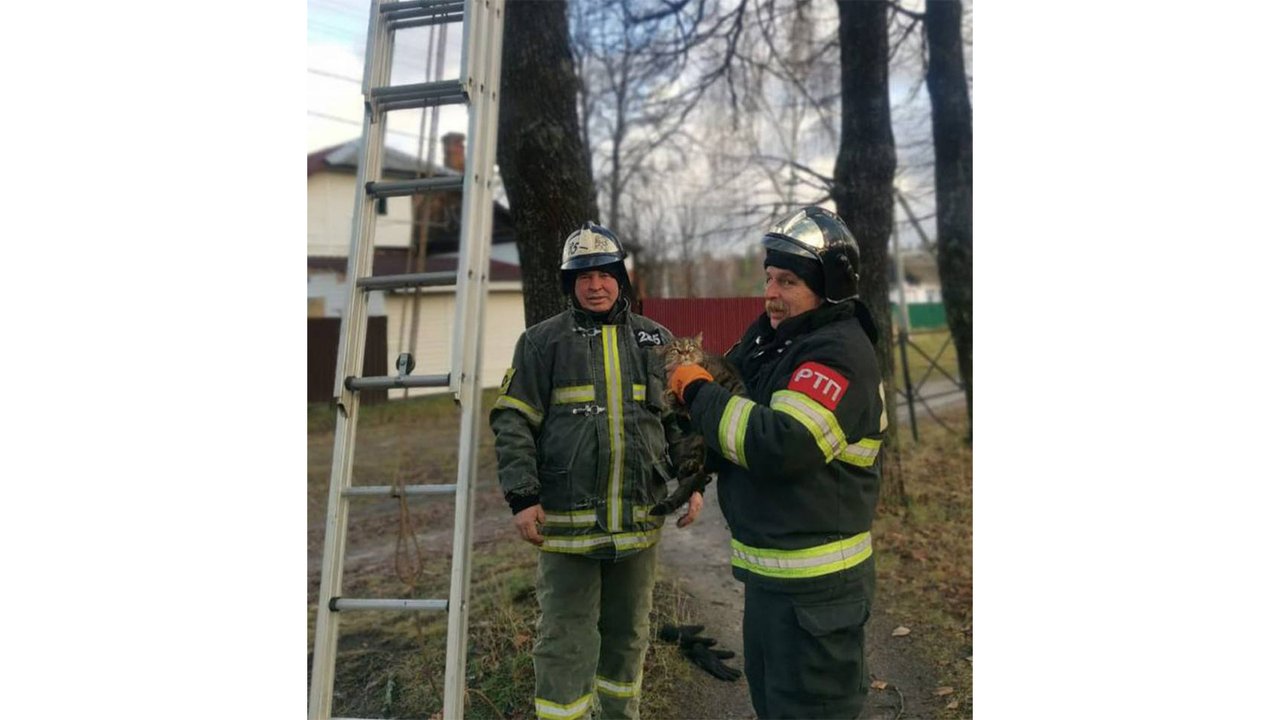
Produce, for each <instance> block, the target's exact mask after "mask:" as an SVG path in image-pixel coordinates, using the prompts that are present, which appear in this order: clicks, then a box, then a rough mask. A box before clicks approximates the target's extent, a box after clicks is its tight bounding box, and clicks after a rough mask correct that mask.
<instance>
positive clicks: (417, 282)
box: [356, 270, 458, 290]
mask: <svg viewBox="0 0 1280 720" xmlns="http://www.w3.org/2000/svg"><path fill="white" fill-rule="evenodd" d="M457 284H458V273H456V272H454V271H452V270H442V271H440V272H429V273H409V274H407V275H373V276H370V277H362V278H360V279H359V280H356V286H357V287H362V288H364V289H365V290H388V289H391V288H407V287H446V286H449V285H457Z"/></svg>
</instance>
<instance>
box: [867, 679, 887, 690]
mask: <svg viewBox="0 0 1280 720" xmlns="http://www.w3.org/2000/svg"><path fill="white" fill-rule="evenodd" d="M887 687H889V683H887V682H885V681H883V680H872V681H871V688H872V689H873V690H883V689H885V688H887Z"/></svg>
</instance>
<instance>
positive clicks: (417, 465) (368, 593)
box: [307, 389, 691, 720]
mask: <svg viewBox="0 0 1280 720" xmlns="http://www.w3.org/2000/svg"><path fill="white" fill-rule="evenodd" d="M496 395H497V391H496V390H493V389H491V390H487V391H486V392H485V394H484V399H483V401H482V405H481V407H484V408H488V407H491V406H492V404H493V401H494V399H495V398H496ZM334 417H335V411H334V409H333V408H332V407H331V406H330V405H328V404H327V403H315V404H311V405H308V407H307V428H308V438H307V439H308V448H307V450H308V452H307V456H308V460H307V465H308V467H307V494H308V554H309V559H310V560H311V567H312V570H311V572H310V573H309V578H308V608H307V609H308V615H307V617H308V638H307V640H308V647H307V650H308V658H307V668H308V672H309V671H310V668H311V658H310V653H311V652H312V651H313V649H314V633H315V614H316V605H315V604H316V597H317V595H318V592H319V571H318V569H317V568H318V566H319V562H318V561H319V556H320V553H321V550H322V545H323V540H324V531H325V527H324V524H325V512H326V505H327V503H328V493H329V475H330V472H331V465H332V455H333V441H334V437H333V430H334V426H335V421H334ZM460 418H461V413H460V411H459V410H458V408H457V407H456V406H455V405H454V403H453V401H452V398H451V397H450V396H448V395H436V396H424V397H419V398H412V399H408V400H396V401H392V402H388V403H384V404H381V405H370V406H365V407H362V408H361V410H360V417H359V428H358V432H357V433H356V448H355V455H354V460H353V471H352V479H353V484H356V485H384V484H394V483H395V482H396V481H397V480H400V481H403V482H405V483H452V482H454V481H455V480H456V473H457V442H458V422H459V420H460ZM495 464H496V460H495V455H494V449H493V434H492V433H491V432H488V431H487V429H485V430H482V432H481V434H480V446H479V448H478V467H477V488H476V505H475V513H476V517H477V519H480V518H482V517H484V516H486V515H489V516H492V515H493V514H494V513H499V514H502V515H507V516H509V512H508V511H507V509H506V505H505V503H504V502H503V500H502V495H501V492H500V491H499V489H498V486H497V480H496V468H495ZM398 510H399V505H398V501H396V500H391V499H383V500H372V499H365V500H360V501H357V502H353V503H352V504H351V505H350V508H349V518H348V523H347V527H348V543H347V548H348V550H347V564H346V567H345V568H344V573H343V594H344V595H345V596H348V597H365V598H378V597H383V598H406V597H413V598H440V597H446V596H447V592H448V580H449V566H450V553H449V552H446V551H444V550H443V548H442V547H441V546H440V545H441V544H443V545H447V544H448V539H447V538H448V537H450V536H451V533H450V531H449V528H451V527H452V522H453V503H452V502H449V501H439V500H428V501H421V500H415V501H411V502H410V511H411V513H412V517H413V519H414V523H415V525H416V528H417V529H418V531H419V532H427V531H432V532H435V533H437V534H439V535H440V536H442V537H444V538H445V540H443V541H441V543H439V544H435V545H434V546H429V545H428V544H427V543H425V542H424V543H422V544H421V545H420V547H421V550H422V552H423V570H422V573H421V575H420V578H421V579H420V580H418V581H417V582H416V584H414V585H413V586H408V585H406V584H405V583H404V582H403V581H402V580H400V579H399V577H398V576H397V573H396V571H395V569H394V557H393V553H392V552H391V551H390V550H386V551H383V549H384V548H386V547H388V546H389V545H393V544H394V540H395V538H396V533H397V529H398V528H397V522H398ZM473 549H474V554H473V556H472V578H471V597H470V616H469V632H468V641H469V647H468V658H467V683H466V684H467V692H468V701H467V708H466V717H467V718H468V719H469V720H470V719H471V718H477V719H480V720H485V719H489V718H514V719H522V718H533V717H534V716H535V715H534V709H533V658H532V650H533V640H534V636H535V628H536V623H537V617H538V607H537V601H536V599H535V597H534V594H533V583H534V572H535V569H536V567H537V552H538V551H537V550H535V549H533V548H532V547H530V546H529V545H527V544H526V543H524V542H522V541H520V540H519V539H518V538H517V537H516V536H515V534H514V532H511V533H503V534H501V535H500V536H499V537H497V538H496V539H492V540H488V541H477V542H476V544H475V545H474V548H473ZM369 551H372V552H369ZM366 553H367V555H366ZM360 556H365V557H364V559H362V560H353V558H355V557H360ZM689 614H690V611H689V608H688V601H687V595H685V594H684V593H683V592H682V591H681V590H680V589H679V588H678V587H677V586H676V585H674V584H672V583H671V582H669V581H665V580H661V579H660V580H659V581H658V585H657V587H656V588H655V590H654V609H653V612H652V614H651V622H652V627H653V628H654V629H655V631H656V628H657V627H660V626H661V625H662V624H663V623H668V622H675V623H687V622H688V620H689ZM446 634H447V617H446V616H445V614H444V613H412V614H411V613H394V612H387V613H380V612H349V613H346V614H344V615H343V616H342V618H341V622H340V626H339V634H338V656H337V659H336V662H335V666H334V669H335V673H334V675H335V680H334V695H333V714H334V715H335V716H346V717H370V718H372V717H424V718H426V717H432V716H433V715H436V714H438V713H439V712H440V711H441V709H442V706H443V688H444V658H445V641H446ZM644 677H645V681H644V688H645V700H644V707H645V710H644V712H645V715H646V716H647V717H655V718H660V717H678V716H680V707H679V701H680V700H681V699H682V693H681V687H682V686H684V685H687V683H688V682H689V680H690V677H691V671H690V666H689V664H688V662H687V661H686V660H684V658H682V657H681V656H680V654H679V651H678V650H677V649H676V648H675V646H672V645H668V644H666V643H662V642H658V641H656V640H654V641H652V642H651V644H650V647H649V652H648V654H647V656H646V658H645V671H644Z"/></svg>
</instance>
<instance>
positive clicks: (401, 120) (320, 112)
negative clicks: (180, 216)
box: [307, 0, 933, 246]
mask: <svg viewBox="0 0 1280 720" xmlns="http://www.w3.org/2000/svg"><path fill="white" fill-rule="evenodd" d="M902 5H903V6H904V7H907V8H909V9H913V10H919V9H922V8H923V0H906V2H903V3H902ZM827 10H830V12H829V13H827V14H829V15H830V16H831V17H830V19H831V21H833V22H834V17H835V14H834V10H833V9H824V8H820V9H818V10H815V11H814V12H815V13H818V16H819V17H822V15H821V13H822V12H826V11H827ZM368 13H369V3H368V2H367V1H365V0H307V151H308V152H311V151H314V150H318V149H321V148H325V147H330V146H333V145H337V144H340V143H343V142H347V141H349V140H353V139H356V138H359V137H360V133H361V122H362V116H363V98H362V95H361V92H360V79H361V77H362V76H363V73H364V60H365V40H366V36H367V33H368ZM428 32H432V33H434V32H435V29H434V28H413V29H410V30H404V31H399V32H397V33H396V53H395V58H394V62H393V64H392V82H393V83H395V84H401V83H411V82H424V81H427V80H431V79H434V76H435V72H434V70H431V76H428V64H429V63H428V47H429V42H430V40H429V37H428ZM917 37H918V36H917ZM461 43H462V33H461V24H460V23H453V24H451V25H449V26H448V36H447V38H446V41H445V44H446V47H445V67H444V70H443V78H445V79H449V78H456V77H457V76H458V65H459V60H460V57H461ZM430 56H431V58H434V57H435V52H434V51H433V52H431V53H430ZM895 69H896V72H895V73H894V74H893V75H892V76H891V84H890V94H891V100H892V102H893V103H894V105H895V108H894V115H893V120H894V135H895V142H896V143H897V145H898V164H899V168H900V170H902V169H904V168H905V169H906V170H907V172H900V174H899V179H898V183H899V186H900V187H901V188H903V189H904V191H905V192H907V193H908V195H909V196H910V197H913V198H916V200H915V202H918V203H919V206H918V207H917V208H916V209H915V212H916V213H917V215H918V216H919V217H920V218H922V219H923V223H922V224H923V226H924V228H925V231H926V233H929V234H930V235H931V234H932V232H933V230H932V228H933V220H932V219H931V218H930V216H931V215H932V213H933V199H932V194H933V193H932V184H933V177H932V171H931V168H927V167H924V168H920V169H918V170H915V171H911V166H912V164H913V163H919V162H920V161H921V160H922V159H923V160H924V161H926V162H927V160H928V159H929V156H930V155H931V149H930V148H929V147H922V146H921V145H920V143H921V142H922V141H923V142H927V141H928V140H929V138H930V128H929V124H928V112H929V99H928V93H927V92H926V91H924V90H923V89H919V91H918V92H917V93H916V94H915V95H914V96H913V95H911V91H912V89H913V86H914V85H915V84H916V83H918V81H919V70H918V69H916V68H914V67H906V68H902V67H898V68H895ZM388 115H389V118H390V120H389V125H388V131H387V136H386V142H387V145H388V146H389V147H392V148H395V149H397V150H400V151H403V152H405V153H408V154H410V155H413V156H415V157H416V156H420V157H422V158H423V159H426V158H428V157H429V156H430V152H431V148H430V147H429V144H430V140H429V139H427V138H429V136H430V130H429V127H430V126H429V122H430V119H429V118H430V111H429V110H428V111H418V110H401V111H396V112H392V113H389V114H388ZM837 122H838V120H837ZM466 131H467V115H466V112H465V109H464V108H463V107H462V106H459V105H452V106H446V107H441V108H440V109H439V129H438V131H437V133H436V137H441V136H443V135H444V134H446V133H448V132H460V133H464V134H465V133H466ZM439 154H440V151H439V149H438V147H437V149H436V158H437V160H438V159H439V156H440V155H439ZM809 162H810V163H811V164H812V166H813V167H814V168H815V169H816V170H818V171H820V172H823V173H824V174H830V173H831V172H832V168H833V165H834V148H830V149H829V150H828V151H827V152H825V153H822V154H818V155H815V156H813V157H811V158H809ZM500 196H501V193H500ZM895 212H897V214H898V221H899V230H900V233H901V235H900V238H901V241H902V243H903V245H904V246H912V245H915V244H917V243H918V242H919V239H918V234H917V232H916V230H915V228H914V227H913V226H912V225H911V224H910V223H909V221H908V218H907V217H906V215H905V214H904V213H903V212H902V210H901V209H900V208H898V207H895ZM744 242H745V241H744Z"/></svg>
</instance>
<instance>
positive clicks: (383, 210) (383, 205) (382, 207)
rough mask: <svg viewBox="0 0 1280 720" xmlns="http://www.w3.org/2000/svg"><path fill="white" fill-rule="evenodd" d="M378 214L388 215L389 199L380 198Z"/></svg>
mask: <svg viewBox="0 0 1280 720" xmlns="http://www.w3.org/2000/svg"><path fill="white" fill-rule="evenodd" d="M378 214H379V215H386V214H387V199H386V198H384V197H382V198H378Z"/></svg>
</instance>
